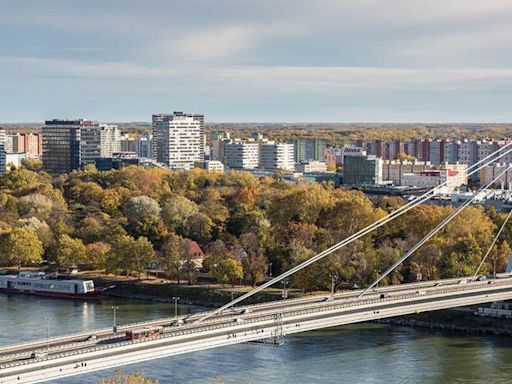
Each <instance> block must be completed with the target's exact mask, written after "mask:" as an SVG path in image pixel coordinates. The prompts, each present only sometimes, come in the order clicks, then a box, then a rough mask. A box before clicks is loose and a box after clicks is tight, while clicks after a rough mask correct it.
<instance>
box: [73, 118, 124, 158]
mask: <svg viewBox="0 0 512 384" xmlns="http://www.w3.org/2000/svg"><path fill="white" fill-rule="evenodd" d="M120 144H121V142H120V136H119V130H118V128H117V125H111V124H99V123H98V122H97V121H84V122H83V124H82V126H81V133H80V151H81V154H80V161H81V164H82V165H87V164H95V160H96V159H97V158H100V157H111V156H112V155H113V154H114V153H116V152H119V151H120V150H121V145H120Z"/></svg>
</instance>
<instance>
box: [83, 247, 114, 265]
mask: <svg viewBox="0 0 512 384" xmlns="http://www.w3.org/2000/svg"><path fill="white" fill-rule="evenodd" d="M86 247H87V255H88V257H87V259H88V260H89V262H90V263H91V264H92V265H93V266H94V268H98V269H103V270H106V269H107V257H108V253H109V252H110V249H111V246H110V244H108V243H105V242H103V241H97V242H94V243H89V244H87V246H86Z"/></svg>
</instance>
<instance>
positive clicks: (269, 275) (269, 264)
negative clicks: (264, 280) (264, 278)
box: [268, 263, 272, 277]
mask: <svg viewBox="0 0 512 384" xmlns="http://www.w3.org/2000/svg"><path fill="white" fill-rule="evenodd" d="M268 277H272V263H268Z"/></svg>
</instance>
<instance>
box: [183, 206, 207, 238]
mask: <svg viewBox="0 0 512 384" xmlns="http://www.w3.org/2000/svg"><path fill="white" fill-rule="evenodd" d="M212 229H213V222H212V221H211V220H210V218H209V217H208V216H206V215H205V214H204V213H201V212H197V213H194V214H193V215H190V216H189V217H188V218H187V219H186V221H185V230H184V235H185V236H186V237H188V238H190V239H192V240H195V241H197V242H199V243H200V244H206V243H207V242H208V241H209V240H210V239H211V238H212Z"/></svg>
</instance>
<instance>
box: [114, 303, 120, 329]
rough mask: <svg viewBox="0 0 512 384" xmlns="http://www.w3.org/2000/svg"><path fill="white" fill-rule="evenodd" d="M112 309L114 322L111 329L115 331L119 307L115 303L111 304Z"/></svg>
mask: <svg viewBox="0 0 512 384" xmlns="http://www.w3.org/2000/svg"><path fill="white" fill-rule="evenodd" d="M112 309H113V310H114V323H113V325H112V331H113V332H114V333H117V310H118V309H119V307H116V306H115V305H113V306H112Z"/></svg>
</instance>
